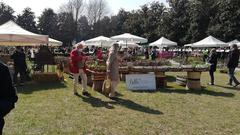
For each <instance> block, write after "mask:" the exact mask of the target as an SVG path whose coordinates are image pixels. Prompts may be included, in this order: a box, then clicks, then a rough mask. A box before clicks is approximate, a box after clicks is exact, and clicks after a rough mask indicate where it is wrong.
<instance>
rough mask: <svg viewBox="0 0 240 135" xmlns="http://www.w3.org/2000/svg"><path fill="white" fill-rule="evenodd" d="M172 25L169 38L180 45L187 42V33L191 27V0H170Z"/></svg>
mask: <svg viewBox="0 0 240 135" xmlns="http://www.w3.org/2000/svg"><path fill="white" fill-rule="evenodd" d="M169 6H170V11H169V13H170V14H169V15H170V19H171V20H170V26H169V31H168V32H169V34H168V38H170V39H172V40H173V41H176V42H178V44H179V45H181V46H182V45H184V44H186V43H187V39H186V34H187V31H188V28H189V12H188V9H189V0H169Z"/></svg>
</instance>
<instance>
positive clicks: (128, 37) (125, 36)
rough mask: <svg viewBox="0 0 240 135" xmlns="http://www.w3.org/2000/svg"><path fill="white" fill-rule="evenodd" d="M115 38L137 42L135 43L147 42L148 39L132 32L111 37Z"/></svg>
mask: <svg viewBox="0 0 240 135" xmlns="http://www.w3.org/2000/svg"><path fill="white" fill-rule="evenodd" d="M111 39H113V40H117V41H124V42H135V43H147V42H148V40H147V39H146V38H142V37H139V36H135V35H132V34H130V33H124V34H121V35H117V36H113V37H111Z"/></svg>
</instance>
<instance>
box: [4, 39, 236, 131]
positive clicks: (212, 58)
mask: <svg viewBox="0 0 240 135" xmlns="http://www.w3.org/2000/svg"><path fill="white" fill-rule="evenodd" d="M68 51H70V52H69V55H70V56H69V58H70V71H71V73H72V74H73V94H74V95H79V93H78V85H79V77H80V78H81V81H82V82H81V87H82V94H83V95H85V96H91V95H90V93H89V92H88V91H87V75H86V62H87V61H91V60H93V57H92V56H94V57H95V58H94V59H96V58H97V60H99V61H103V59H104V56H107V59H106V65H107V67H106V73H107V78H108V79H110V81H111V91H110V93H109V95H108V96H109V98H112V99H114V98H115V96H116V94H115V93H116V91H117V90H116V89H117V85H118V83H119V62H120V61H121V60H122V58H124V57H126V56H128V55H136V54H137V51H140V50H137V49H123V50H121V48H120V46H119V44H118V43H114V44H113V45H112V47H111V48H110V49H109V50H103V48H101V47H94V49H93V48H90V49H89V48H88V47H85V48H84V45H83V44H82V43H78V44H76V45H75V48H74V49H72V50H68ZM90 52H92V53H90ZM121 52H122V53H123V54H124V55H125V56H124V57H122V58H120V57H119V53H121ZM35 53H36V52H34V51H31V50H29V53H28V55H27V57H29V60H33V61H34V58H35V57H34V55H35ZM141 53H143V54H144V56H145V59H151V60H155V59H156V58H158V55H159V52H158V51H157V49H156V48H146V49H144V50H142V52H141ZM105 54H106V55H105ZM29 55H30V56H29ZM239 55H240V52H239V50H238V46H237V45H236V44H233V45H231V49H230V51H229V54H228V62H227V68H228V75H229V81H228V85H230V86H233V87H237V86H238V85H239V84H240V82H239V81H238V80H237V78H236V77H235V75H234V72H235V70H236V68H237V67H238V63H239ZM150 57H151V58H150ZM203 57H204V61H206V62H208V63H209V65H210V68H209V75H210V82H209V85H215V77H214V72H215V71H216V69H217V65H218V61H219V55H218V53H217V51H216V49H212V50H211V51H210V52H209V53H207V52H206V53H203ZM11 59H13V62H14V74H13V77H11V74H10V72H9V69H8V67H7V66H6V65H5V64H3V63H2V62H0V76H4V77H0V87H1V91H0V92H1V93H0V134H1V132H2V129H3V126H4V116H6V114H7V113H9V112H10V111H11V110H12V109H13V108H14V104H15V103H16V102H17V99H18V97H17V94H16V89H15V87H14V84H19V82H18V74H19V75H20V84H19V85H24V82H25V78H26V70H27V64H26V55H25V51H24V50H23V49H22V48H21V47H16V49H15V51H13V54H12V55H11Z"/></svg>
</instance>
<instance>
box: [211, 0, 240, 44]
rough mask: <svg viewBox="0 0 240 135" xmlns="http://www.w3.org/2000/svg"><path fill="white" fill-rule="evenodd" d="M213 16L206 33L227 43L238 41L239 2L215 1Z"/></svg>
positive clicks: (236, 0)
mask: <svg viewBox="0 0 240 135" xmlns="http://www.w3.org/2000/svg"><path fill="white" fill-rule="evenodd" d="M214 5H215V7H216V10H215V16H214V17H213V18H212V19H211V22H210V26H209V30H208V33H209V34H213V35H215V36H217V37H219V38H220V39H222V40H224V41H226V42H228V41H230V40H234V39H240V34H239V33H240V21H239V20H240V8H239V6H240V1H239V0H218V1H215V4H214Z"/></svg>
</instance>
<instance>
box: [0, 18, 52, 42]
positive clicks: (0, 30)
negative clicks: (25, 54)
mask: <svg viewBox="0 0 240 135" xmlns="http://www.w3.org/2000/svg"><path fill="white" fill-rule="evenodd" d="M33 44H48V36H47V35H39V34H35V33H32V32H29V31H27V30H25V29H23V28H21V27H20V26H19V25H17V24H16V23H15V22H13V21H8V22H6V23H4V24H3V25H1V26H0V46H29V45H33Z"/></svg>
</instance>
